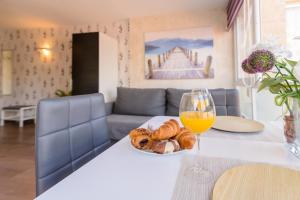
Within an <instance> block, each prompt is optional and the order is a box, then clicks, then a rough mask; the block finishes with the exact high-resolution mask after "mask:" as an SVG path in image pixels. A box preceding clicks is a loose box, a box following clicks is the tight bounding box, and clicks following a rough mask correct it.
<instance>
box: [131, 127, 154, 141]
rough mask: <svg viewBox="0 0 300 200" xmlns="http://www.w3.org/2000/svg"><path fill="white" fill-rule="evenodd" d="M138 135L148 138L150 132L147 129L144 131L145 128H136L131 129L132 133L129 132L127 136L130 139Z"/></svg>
mask: <svg viewBox="0 0 300 200" xmlns="http://www.w3.org/2000/svg"><path fill="white" fill-rule="evenodd" d="M138 135H148V136H150V135H151V132H150V131H149V130H148V129H145V128H136V129H133V130H132V131H130V133H129V136H130V138H131V139H132V138H134V137H136V136H138Z"/></svg>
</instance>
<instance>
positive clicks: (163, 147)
mask: <svg viewBox="0 0 300 200" xmlns="http://www.w3.org/2000/svg"><path fill="white" fill-rule="evenodd" d="M151 150H152V151H153V152H155V153H159V154H164V153H172V152H175V151H179V150H180V146H179V144H178V142H177V141H176V140H170V141H168V140H165V141H154V142H153V144H152V147H151Z"/></svg>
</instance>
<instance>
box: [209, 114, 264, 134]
mask: <svg viewBox="0 0 300 200" xmlns="http://www.w3.org/2000/svg"><path fill="white" fill-rule="evenodd" d="M213 128H214V129H217V130H222V131H227V132H237V133H257V132H260V131H263V130H264V125H263V124H262V123H260V122H257V121H254V120H250V119H244V118H241V117H234V116H217V117H216V122H215V124H214V125H213Z"/></svg>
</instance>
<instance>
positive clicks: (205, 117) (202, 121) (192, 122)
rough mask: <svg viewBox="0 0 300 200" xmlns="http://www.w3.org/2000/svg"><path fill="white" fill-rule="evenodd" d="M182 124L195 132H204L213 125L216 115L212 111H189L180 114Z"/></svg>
mask: <svg viewBox="0 0 300 200" xmlns="http://www.w3.org/2000/svg"><path fill="white" fill-rule="evenodd" d="M179 117H180V120H181V122H182V124H183V125H184V126H185V127H186V128H188V129H191V130H192V131H193V132H194V133H195V134H202V133H204V132H205V131H207V130H208V129H210V128H211V127H212V125H213V124H214V122H215V117H214V115H213V114H212V113H210V112H196V111H187V112H183V113H181V114H180V116H179Z"/></svg>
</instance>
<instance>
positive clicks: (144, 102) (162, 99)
mask: <svg viewBox="0 0 300 200" xmlns="http://www.w3.org/2000/svg"><path fill="white" fill-rule="evenodd" d="M165 104H166V92H165V89H137V88H123V87H119V88H118V93H117V99H116V102H115V106H114V113H115V114H122V115H142V116H156V115H165V109H166V105H165Z"/></svg>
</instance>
